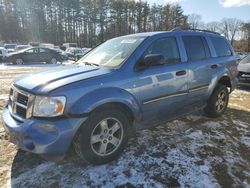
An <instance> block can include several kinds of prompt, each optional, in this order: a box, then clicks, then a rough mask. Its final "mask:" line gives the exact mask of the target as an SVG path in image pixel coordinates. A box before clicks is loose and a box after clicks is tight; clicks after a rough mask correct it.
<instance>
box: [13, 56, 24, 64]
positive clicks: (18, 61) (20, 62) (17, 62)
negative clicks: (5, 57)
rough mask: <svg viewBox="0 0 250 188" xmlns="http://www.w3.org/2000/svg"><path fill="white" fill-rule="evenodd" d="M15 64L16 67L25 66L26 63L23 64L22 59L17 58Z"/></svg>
mask: <svg viewBox="0 0 250 188" xmlns="http://www.w3.org/2000/svg"><path fill="white" fill-rule="evenodd" d="M14 64H15V65H23V64H24V62H23V60H22V59H21V58H17V59H15V62H14Z"/></svg>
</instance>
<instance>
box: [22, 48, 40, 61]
mask: <svg viewBox="0 0 250 188" xmlns="http://www.w3.org/2000/svg"><path fill="white" fill-rule="evenodd" d="M23 60H24V61H25V62H38V61H37V60H38V48H31V49H29V50H27V51H26V52H25V54H24V55H23Z"/></svg>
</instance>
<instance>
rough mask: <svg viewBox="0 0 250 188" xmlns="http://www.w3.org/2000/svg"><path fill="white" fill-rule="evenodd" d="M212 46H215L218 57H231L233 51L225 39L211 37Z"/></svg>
mask: <svg viewBox="0 0 250 188" xmlns="http://www.w3.org/2000/svg"><path fill="white" fill-rule="evenodd" d="M210 39H211V41H212V44H213V46H214V49H215V52H216V54H217V57H226V56H231V55H232V51H231V49H230V46H229V44H228V42H227V41H226V39H225V38H221V37H210Z"/></svg>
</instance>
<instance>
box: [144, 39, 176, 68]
mask: <svg viewBox="0 0 250 188" xmlns="http://www.w3.org/2000/svg"><path fill="white" fill-rule="evenodd" d="M150 54H160V55H162V56H163V57H164V59H165V62H166V64H168V63H179V62H180V54H179V48H178V46H177V42H176V39H175V37H167V38H163V39H159V40H157V41H155V42H153V44H151V46H150V47H149V48H148V49H147V50H146V52H145V54H144V57H145V56H146V55H150Z"/></svg>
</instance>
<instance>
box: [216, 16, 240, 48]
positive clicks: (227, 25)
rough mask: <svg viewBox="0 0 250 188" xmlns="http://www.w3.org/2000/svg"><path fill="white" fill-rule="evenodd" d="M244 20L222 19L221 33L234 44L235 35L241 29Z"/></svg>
mask: <svg viewBox="0 0 250 188" xmlns="http://www.w3.org/2000/svg"><path fill="white" fill-rule="evenodd" d="M241 24H242V22H241V21H240V20H238V19H236V18H224V19H223V20H222V21H221V27H220V30H221V33H223V34H224V35H225V37H226V38H227V39H228V40H229V41H230V43H231V44H233V41H234V40H235V37H236V35H237V33H238V31H239V30H240V27H241Z"/></svg>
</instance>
